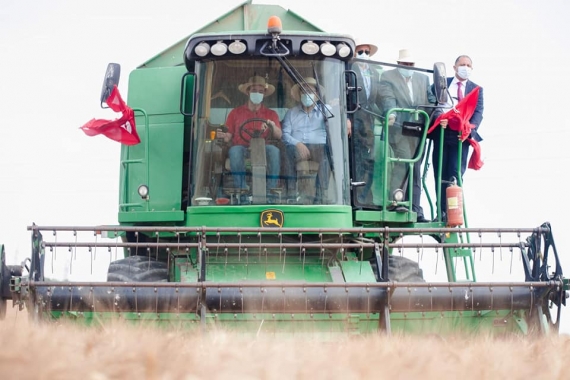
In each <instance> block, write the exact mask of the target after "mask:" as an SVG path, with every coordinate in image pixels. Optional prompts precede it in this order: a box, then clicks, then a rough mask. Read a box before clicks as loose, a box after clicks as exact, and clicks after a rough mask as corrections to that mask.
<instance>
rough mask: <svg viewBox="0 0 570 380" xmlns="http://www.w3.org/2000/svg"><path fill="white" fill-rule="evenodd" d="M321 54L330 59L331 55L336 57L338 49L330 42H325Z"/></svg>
mask: <svg viewBox="0 0 570 380" xmlns="http://www.w3.org/2000/svg"><path fill="white" fill-rule="evenodd" d="M321 53H323V55H326V56H327V57H330V56H331V55H334V53H336V47H334V45H333V44H331V43H330V42H328V41H325V42H324V43H322V44H321Z"/></svg>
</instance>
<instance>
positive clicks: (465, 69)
mask: <svg viewBox="0 0 570 380" xmlns="http://www.w3.org/2000/svg"><path fill="white" fill-rule="evenodd" d="M471 70H473V69H472V68H471V67H469V66H459V67H458V68H457V75H459V76H460V77H461V78H462V79H469V76H470V75H471Z"/></svg>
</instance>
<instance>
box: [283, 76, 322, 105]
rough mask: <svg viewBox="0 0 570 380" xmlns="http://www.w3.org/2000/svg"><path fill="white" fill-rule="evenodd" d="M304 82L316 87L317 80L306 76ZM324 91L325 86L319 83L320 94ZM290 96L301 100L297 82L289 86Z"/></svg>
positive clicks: (299, 87)
mask: <svg viewBox="0 0 570 380" xmlns="http://www.w3.org/2000/svg"><path fill="white" fill-rule="evenodd" d="M305 82H307V84H309V85H312V86H314V87H315V88H316V87H317V81H316V80H315V78H311V77H307V78H305ZM324 92H325V88H324V87H323V86H321V85H319V93H320V96H322V94H323V93H324ZM291 96H292V97H293V99H295V100H296V101H300V100H301V86H299V84H296V85H294V86H293V87H292V88H291Z"/></svg>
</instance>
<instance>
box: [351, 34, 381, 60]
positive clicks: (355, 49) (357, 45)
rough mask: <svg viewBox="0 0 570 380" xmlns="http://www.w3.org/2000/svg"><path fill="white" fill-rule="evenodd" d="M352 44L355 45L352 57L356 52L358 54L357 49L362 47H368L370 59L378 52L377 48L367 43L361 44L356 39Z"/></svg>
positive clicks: (361, 42)
mask: <svg viewBox="0 0 570 380" xmlns="http://www.w3.org/2000/svg"><path fill="white" fill-rule="evenodd" d="M354 43H355V44H356V46H355V47H354V52H355V54H354V55H356V52H358V50H360V49H359V47H361V46H364V45H368V46H370V55H369V56H370V57H372V56H373V55H374V54H376V52H377V51H378V46H376V45H374V44H371V43H368V42H363V41H361V40H360V39H358V38H357V39H356V40H355V41H354Z"/></svg>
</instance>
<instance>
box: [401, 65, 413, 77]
mask: <svg viewBox="0 0 570 380" xmlns="http://www.w3.org/2000/svg"><path fill="white" fill-rule="evenodd" d="M398 71H399V72H400V74H402V76H403V77H404V78H411V77H412V74H413V73H414V72H413V71H412V70H408V69H402V68H399V67H398Z"/></svg>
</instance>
